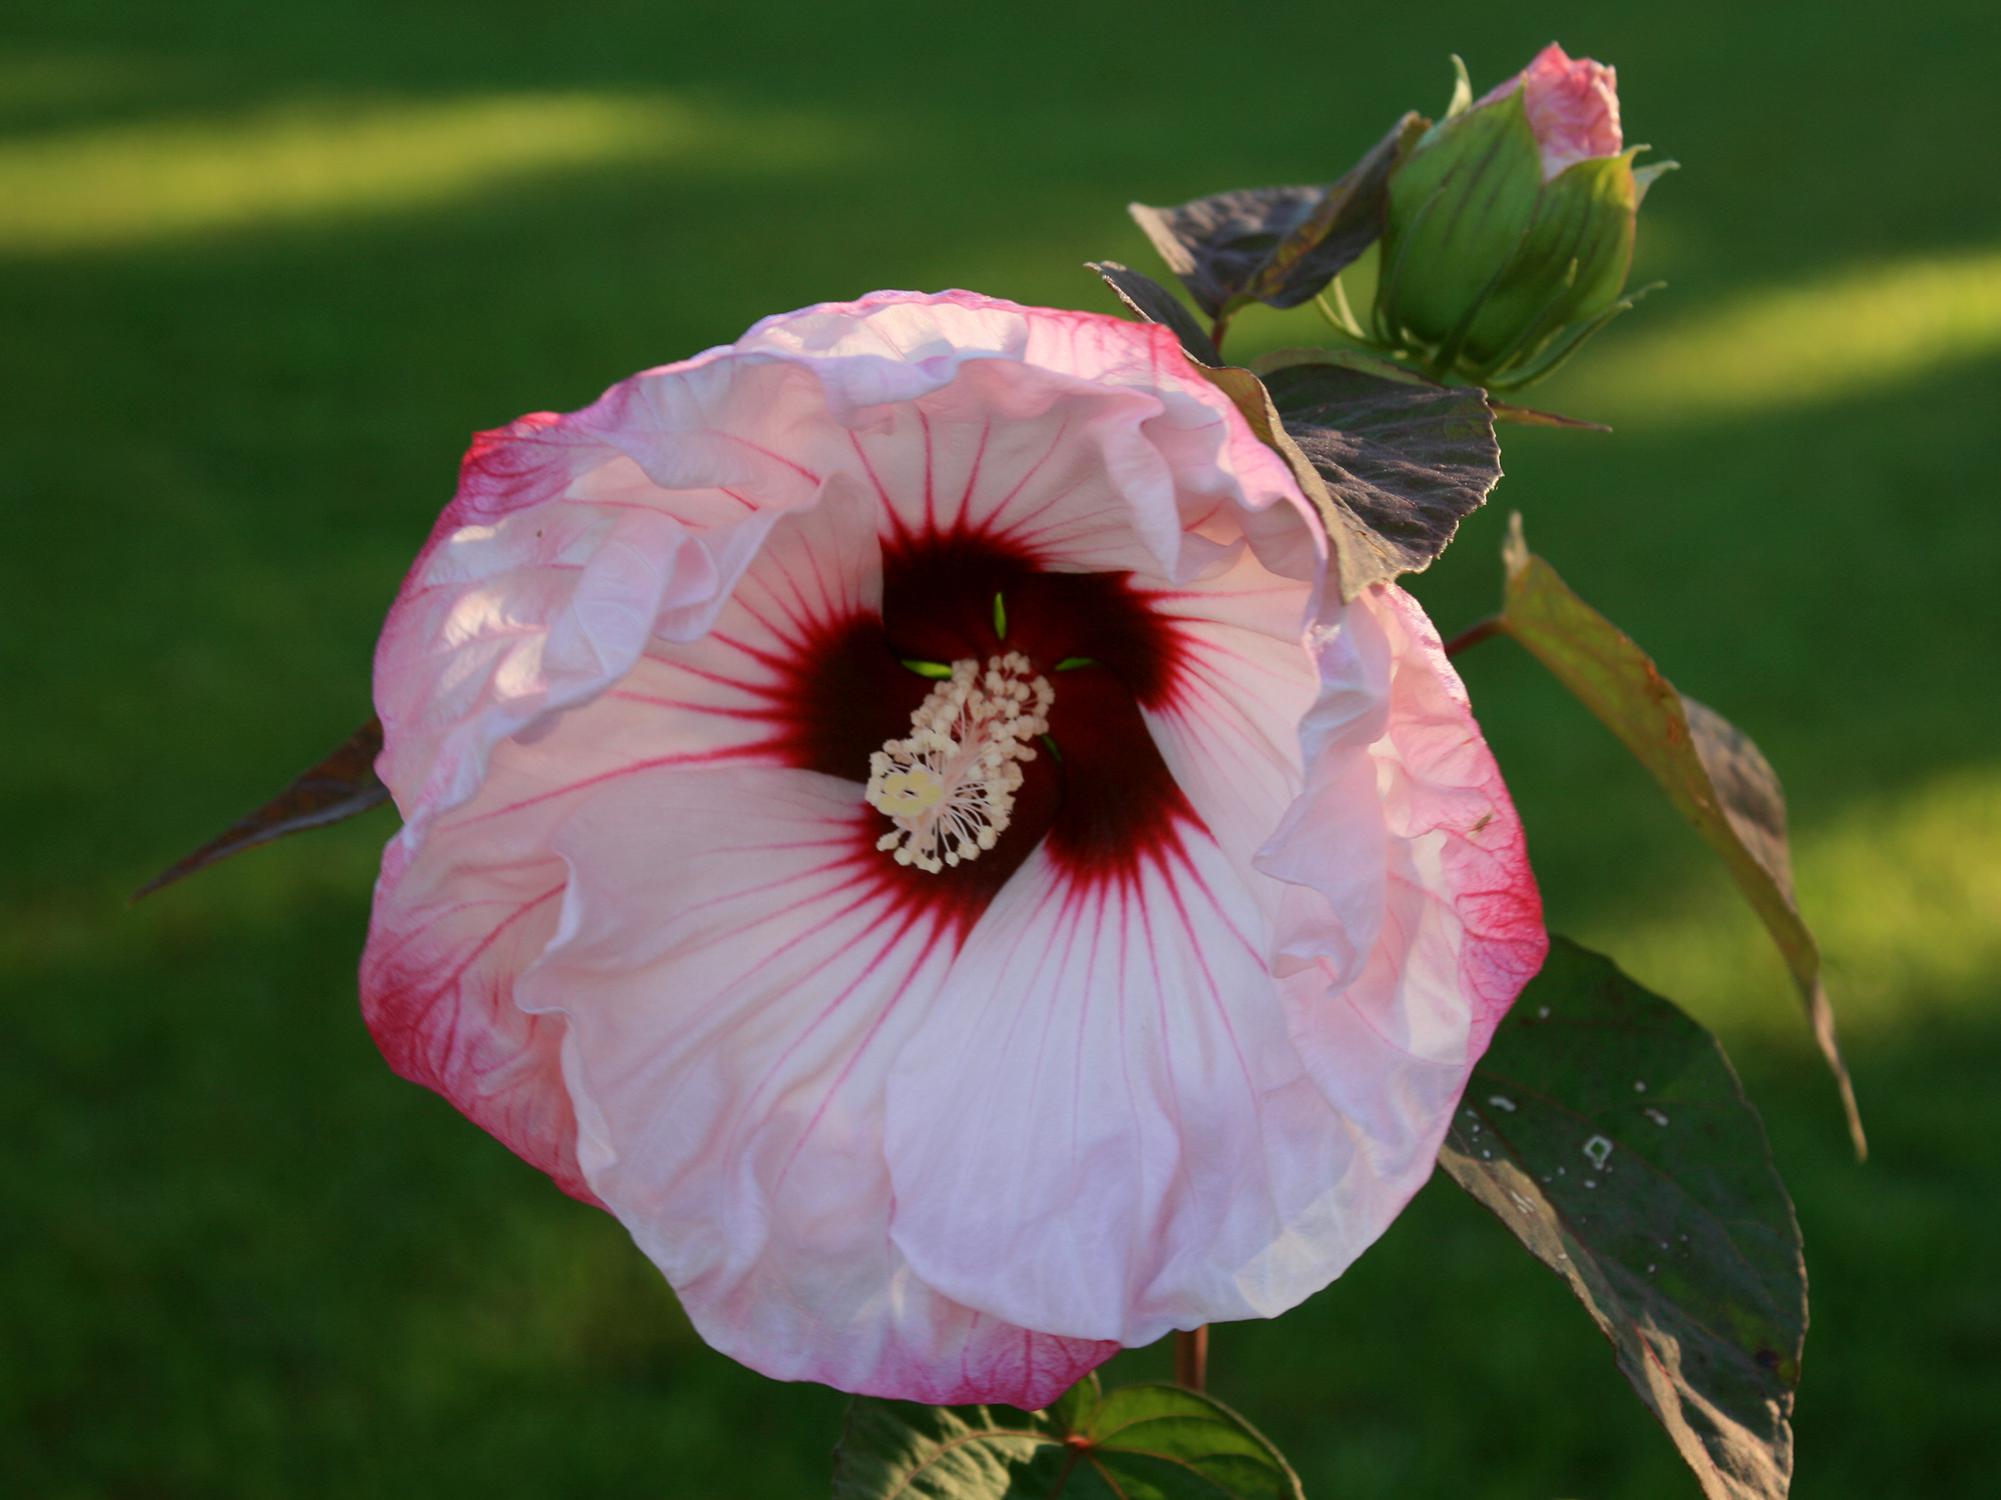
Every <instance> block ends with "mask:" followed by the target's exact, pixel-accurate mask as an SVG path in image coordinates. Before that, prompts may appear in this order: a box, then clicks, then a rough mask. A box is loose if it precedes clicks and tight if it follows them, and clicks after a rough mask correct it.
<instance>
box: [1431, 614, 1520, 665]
mask: <svg viewBox="0 0 2001 1500" xmlns="http://www.w3.org/2000/svg"><path fill="white" fill-rule="evenodd" d="M1506 628H1507V627H1506V626H1504V625H1503V624H1502V623H1501V617H1500V616H1499V615H1489V616H1487V618H1486V619H1484V620H1481V621H1478V622H1477V623H1475V624H1472V625H1468V626H1467V627H1466V628H1465V629H1464V630H1462V631H1460V632H1459V634H1457V635H1455V636H1454V637H1453V638H1452V639H1451V640H1449V641H1447V642H1446V643H1445V654H1446V655H1447V656H1457V655H1458V654H1459V653H1460V652H1462V651H1464V650H1466V649H1467V648H1468V647H1470V646H1477V645H1479V644H1480V642H1482V641H1484V640H1486V639H1487V638H1488V637H1490V636H1496V635H1499V634H1500V633H1501V632H1502V631H1503V630H1505V629H1506Z"/></svg>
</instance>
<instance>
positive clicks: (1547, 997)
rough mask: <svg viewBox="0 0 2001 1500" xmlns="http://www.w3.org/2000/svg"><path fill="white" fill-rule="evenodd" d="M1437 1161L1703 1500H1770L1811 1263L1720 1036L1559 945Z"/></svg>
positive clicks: (1781, 1469) (1788, 1471)
mask: <svg viewBox="0 0 2001 1500" xmlns="http://www.w3.org/2000/svg"><path fill="white" fill-rule="evenodd" d="M1439 1163H1440V1165H1441V1166H1443V1167H1444V1168H1445V1170H1446V1172H1447V1173H1449V1174H1450V1175H1451V1177H1452V1179H1453V1181H1455V1182H1457V1183H1458V1184H1459V1185H1460V1186H1461V1187H1463V1188H1464V1189H1466V1191H1467V1192H1469V1193H1471V1194H1472V1195H1473V1196H1474V1197H1475V1198H1477V1199H1478V1200H1479V1201H1480V1202H1481V1203H1482V1204H1484V1205H1485V1206H1486V1207H1487V1208H1489V1209H1490V1210H1492V1211H1493V1213H1494V1215H1495V1216H1496V1217H1497V1218H1499V1219H1500V1221H1501V1222H1502V1223H1503V1224H1505V1225H1506V1226H1507V1227H1508V1229H1509V1230H1510V1231H1512V1232H1513V1234H1514V1235H1515V1237H1516V1238H1517V1239H1519V1240H1520V1241H1521V1242H1522V1243H1523V1244H1524V1245H1525V1246H1527V1247H1528V1249H1529V1250H1530V1251H1532V1252H1533V1253H1534V1254H1535V1256H1536V1258H1537V1259H1539V1260H1541V1261H1542V1262H1543V1263H1544V1264H1545V1265H1547V1266H1549V1267H1550V1269H1552V1270H1553V1271H1555V1272H1556V1273H1557V1274H1558V1275H1560V1276H1562V1277H1563V1278H1564V1280H1566V1281H1567V1282H1569V1283H1570V1288H1571V1290H1572V1292H1574V1293H1575V1294H1576V1296H1577V1299H1578V1301H1580V1302H1582V1303H1583V1304H1584V1307H1585V1310H1586V1311H1588V1312H1589V1313H1590V1314H1591V1317H1592V1319H1593V1320H1594V1321H1595V1322H1596V1323H1597V1324H1598V1327H1599V1328H1600V1329H1601V1330H1602V1331H1603V1332H1604V1334H1605V1336H1606V1337H1607V1338H1609V1339H1610V1340H1611V1341H1612V1345H1613V1348H1614V1350H1615V1353H1616V1358H1617V1361H1618V1365H1619V1368H1620V1369H1621V1370H1622V1371H1623V1372H1624V1373H1625V1375H1626V1378H1627V1379H1628V1380H1630V1381H1631V1382H1632V1384H1633V1388H1634V1389H1635V1390H1636V1391H1638V1392H1639V1395H1640V1398H1641V1399H1642V1400H1643V1401H1645V1402H1646V1404H1647V1406H1648V1407H1649V1408H1650V1409H1651V1410H1652V1411H1653V1413H1654V1415H1655V1416H1656V1417H1657V1418H1659V1420H1660V1422H1661V1425H1662V1426H1663V1427H1665V1428H1666V1429H1667V1431H1668V1434H1669V1436H1670V1437H1672V1438H1673V1439H1674V1444H1675V1447H1676V1448H1677V1449H1679V1450H1680V1452H1681V1455H1682V1457H1683V1459H1684V1460H1685V1461H1686V1462H1687V1463H1688V1466H1689V1467H1690V1468H1691V1469H1692V1470H1694V1472H1695V1475H1696V1478H1697V1479H1698V1480H1699V1481H1700V1482H1701V1485H1702V1490H1703V1493H1704V1494H1705V1495H1707V1496H1709V1497H1710V1500H1781V1497H1782V1496H1784V1495H1785V1493H1786V1488H1787V1485H1788V1483H1789V1481H1790V1479H1791V1476H1792V1449H1793V1440H1792V1428H1791V1414H1792V1407H1793V1390H1794V1387H1795V1386H1796V1385H1798V1383H1799V1373H1800V1357H1801V1353H1802V1349H1803V1347H1804V1343H1805V1339H1806V1267H1805V1263H1804V1262H1803V1260H1802V1258H1801V1254H1800V1234H1799V1225H1798V1224H1797V1222H1796V1221H1795V1220H1794V1218H1793V1210H1792V1203H1791V1202H1790V1200H1789V1199H1788V1198H1787V1197H1786V1192H1785V1188H1784V1186H1783V1185H1782V1184H1781V1183H1780V1181H1779V1176H1778V1173H1777V1172H1776V1171H1775V1170H1774V1169H1773V1166H1772V1160H1771V1152H1770V1149H1769V1148H1768V1147H1767V1145H1766V1142H1765V1132H1764V1127H1763V1126H1762V1125H1761V1124H1760V1123H1759V1121H1758V1116H1757V1113H1756V1112H1755V1111H1754V1110H1753V1109H1752V1108H1751V1105H1750V1104H1749V1102H1748V1101H1747V1100H1746V1099H1745V1098H1744V1093H1743V1090H1742V1088H1741V1087H1740V1086H1739V1084H1738V1082H1737V1075H1736V1074H1735V1073H1734V1072H1733V1071H1732V1070H1731V1067H1730V1064H1729V1061H1728V1060H1727V1059H1726V1058H1725V1057H1724V1055H1723V1050H1722V1048H1720V1047H1719V1046H1718V1045H1717V1044H1716V1039H1715V1038H1714V1037H1712V1036H1710V1035H1709V1033H1708V1032H1706V1031H1704V1030H1703V1029H1702V1028H1701V1027H1700V1026H1698V1025H1696V1023H1695V1022H1694V1021H1692V1020H1690V1019H1689V1018H1688V1017H1687V1016H1686V1015H1684V1014H1682V1012H1681V1011H1680V1010H1678V1009H1676V1008H1675V1006H1673V1005H1672V1004H1670V1003H1669V1002H1668V1001H1666V1000H1663V999H1662V998H1661V997H1660V996H1658V995H1655V994H1651V993H1649V992H1648V991H1647V990H1645V989H1642V988H1641V987H1640V986H1639V985H1637V984H1635V983H1634V982H1633V981H1632V980H1630V979H1628V978H1627V977H1626V976H1625V975H1624V974H1622V973H1620V972H1619V970H1618V969H1617V967H1615V966H1614V965H1613V963H1612V962H1611V961H1610V960H1609V959H1606V958H1603V957H1601V956H1600V955H1598V954H1596V953H1592V952H1590V951H1589V950H1587V949H1584V948H1580V947H1578V946H1576V945H1575V944H1573V943H1569V942H1566V941H1564V940H1562V939H1560V938H1559V939H1557V940H1555V942H1553V943H1552V945H1551V948H1550V954H1549V961H1548V962H1547V964H1545V965H1544V967H1543V970H1542V972H1541V974H1539V975H1538V976H1537V977H1536V978H1535V979H1534V980H1532V981H1531V982H1530V984H1529V986H1528V988H1527V989H1526V990H1525V991H1523V993H1522V996H1521V998H1520V999H1519V1000H1518V1001H1516V1003H1515V1008H1514V1011H1513V1013H1512V1014H1511V1015H1510V1016H1509V1018H1508V1019H1507V1020H1506V1021H1504V1022H1502V1023H1501V1027H1500V1029H1499V1031H1498V1032H1497V1033H1496V1034H1495V1037H1494V1042H1493V1045H1492V1047H1491V1048H1489V1050H1488V1052H1487V1055H1486V1057H1485V1058H1484V1059H1483V1060H1482V1061H1481V1063H1480V1065H1479V1067H1478V1068H1476V1069H1475V1070H1474V1072H1473V1078H1472V1081H1471V1083H1469V1084H1468V1086H1467V1090H1466V1096H1465V1100H1464V1104H1463V1107H1462V1108H1461V1110H1460V1112H1459V1114H1458V1115H1457V1116H1456V1117H1455V1118H1454V1121H1453V1127H1452V1131H1451V1134H1450V1135H1449V1136H1448V1137H1447V1139H1446V1143H1445V1148H1444V1150H1443V1151H1442V1152H1441V1153H1440V1156H1439Z"/></svg>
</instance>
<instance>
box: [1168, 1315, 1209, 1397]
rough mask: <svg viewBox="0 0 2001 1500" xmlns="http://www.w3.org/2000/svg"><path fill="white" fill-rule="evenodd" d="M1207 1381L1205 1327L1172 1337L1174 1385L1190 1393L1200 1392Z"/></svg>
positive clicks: (1207, 1360)
mask: <svg viewBox="0 0 2001 1500" xmlns="http://www.w3.org/2000/svg"><path fill="white" fill-rule="evenodd" d="M1208 1381H1209V1329H1208V1327H1207V1325H1204V1326H1203V1327H1201V1328H1197V1329H1195V1330H1193V1331H1192V1332H1189V1333H1177V1334H1175V1335H1174V1383H1175V1384H1176V1385H1179V1386H1185V1387H1186V1388H1187V1389H1189V1390H1191V1391H1199V1390H1202V1389H1203V1388H1204V1387H1205V1386H1206V1385H1207V1384H1208Z"/></svg>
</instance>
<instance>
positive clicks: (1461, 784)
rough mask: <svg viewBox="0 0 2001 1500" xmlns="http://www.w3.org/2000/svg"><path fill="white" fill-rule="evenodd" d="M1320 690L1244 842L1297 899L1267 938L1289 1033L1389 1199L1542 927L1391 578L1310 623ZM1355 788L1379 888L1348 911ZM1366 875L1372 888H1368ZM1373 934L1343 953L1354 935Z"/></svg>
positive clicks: (1451, 684) (1499, 787) (1503, 804)
mask: <svg viewBox="0 0 2001 1500" xmlns="http://www.w3.org/2000/svg"><path fill="white" fill-rule="evenodd" d="M1315 643H1316V654H1317V657H1318V660H1319V664H1320V671H1321V677H1322V692H1321V697H1320V700H1319V702H1318V703H1317V704H1316V705H1315V707H1314V710H1313V712H1312V713H1311V714H1309V715H1308V717H1307V718H1306V720H1305V721H1304V722H1303V723H1302V726H1301V741H1302V744H1303V746H1304V748H1305V750H1306V753H1307V762H1308V771H1307V780H1306V785H1305V788H1304V791H1303V793H1302V795H1301V797H1300V801H1299V803H1298V805H1297V806H1296V807H1295V808H1294V809H1293V812H1292V814H1291V815H1290V816H1288V817H1287V819H1286V820H1285V821H1284V822H1283V823H1282V824H1281V825H1280V827H1279V829H1278V831H1277V832H1276V833H1275V834H1274V835H1273V837H1272V839H1271V842H1270V843H1269V844H1268V845H1267V846H1266V848H1265V850H1264V852H1263V853H1262V854H1261V855H1260V856H1259V860H1258V863H1259V865H1260V867H1261V868H1262V869H1264V870H1265V871H1266V872H1267V873H1269V874H1271V875H1272V876H1274V877H1275V878H1277V879H1280V880H1283V881H1285V882H1287V883H1288V884H1289V885H1291V886H1293V887H1294V888H1295V890H1296V891H1297V892H1298V893H1299V896H1298V899H1297V901H1296V902H1295V904H1294V906H1293V907H1292V909H1291V911H1290V913H1289V915H1290V920H1289V921H1288V922H1287V923H1284V924H1282V925H1281V927H1280V930H1279V932H1278V934H1277V942H1278V947H1279V952H1280V954H1281V962H1280V966H1281V967H1282V968H1283V969H1285V970H1287V971H1288V972H1287V973H1286V975H1285V978H1284V981H1283V984H1284V991H1285V995H1286V1000H1287V1004H1288V1007H1289V1009H1290V1011H1291V1015H1292V1030H1293V1036H1294V1040H1295V1042H1296V1043H1297V1045H1298V1047H1299V1049H1300V1052H1301V1055H1302V1056H1303V1058H1304V1059H1305V1062H1306V1065H1307V1067H1308V1068H1309V1070H1310V1071H1311V1072H1312V1074H1313V1076H1314V1077H1315V1078H1316V1079H1317V1080H1318V1081H1319V1083H1320V1085H1321V1087H1322V1088H1323V1089H1324V1090H1325V1091H1326V1093H1327V1096H1328V1098H1329V1099H1330V1100H1332V1102H1333V1103H1334V1105H1335V1107H1336V1108H1337V1110H1338V1111H1339V1112H1340V1114H1341V1115H1342V1117H1343V1118H1344V1119H1347V1120H1349V1121H1351V1122H1354V1123H1355V1124H1356V1125H1358V1126H1359V1127H1360V1128H1361V1129H1362V1130H1363V1131H1364V1133H1365V1134H1366V1135H1367V1136H1368V1138H1369V1140H1370V1142H1371V1160H1370V1165H1369V1170H1368V1171H1367V1173H1366V1174H1365V1175H1364V1180H1365V1181H1366V1182H1367V1183H1368V1184H1370V1191H1371V1193H1372V1194H1373V1195H1374V1196H1375V1197H1376V1198H1377V1199H1378V1200H1379V1201H1380V1202H1381V1203H1384V1204H1388V1205H1391V1207H1390V1211H1391V1212H1394V1211H1395V1208H1396V1207H1400V1206H1401V1201H1402V1199H1403V1198H1406V1197H1408V1195H1409V1194H1410V1193H1412V1192H1415V1191H1416V1189H1417V1187H1418V1186H1419V1185H1421V1183H1422V1182H1423V1180H1424V1178H1425V1176H1426V1175H1428V1174H1429V1172H1430V1170H1431V1163H1432V1159H1433V1157H1434V1156H1435V1155H1436V1152H1437V1147H1438V1143H1439V1141H1440V1140H1441V1139H1442V1138H1443V1135H1444V1131H1445V1128H1446V1125H1447V1123H1448V1122H1449V1118H1450V1115H1451V1111H1452V1109H1453V1107H1454V1106H1455V1104H1456V1103H1457V1101H1458V1098H1459V1095H1460V1093H1461V1091H1462V1090H1463V1088H1464V1086H1465V1080H1466V1078H1467V1076H1468V1074H1469V1073H1470V1072H1471V1070H1472V1067H1473V1064H1474V1063H1475V1062H1477V1061H1478V1060H1479V1058H1480V1055H1481V1054H1482V1053H1483V1052H1484V1051H1485V1050H1486V1046H1487V1043H1488V1041H1489V1039H1490V1038H1491V1037H1492V1035H1493V1032H1494V1027H1495V1026H1496V1025H1497V1024H1498V1023H1499V1021H1500V1019H1501V1017H1502V1015H1504V1014H1505V1013H1506V1011H1507V1008H1508V1007H1509V1005H1511V1004H1512V1003H1513V1002H1514V999H1515V997H1516V995H1517V994H1519V993H1520V991H1521V988H1522V986H1523V985H1525V984H1526V983H1527V982H1528V981H1529V980H1530V979H1531V978H1532V977H1534V975H1535V973H1536V971H1537V969H1539V968H1540V967H1541V965H1542V961H1543V957H1544V955H1545V953H1546V951H1547V949H1548V936H1547V934H1546V932H1545V931H1544V929H1543V925H1542V903H1541V897H1540V895H1539V893H1538V892H1537V889H1536V884H1535V878H1534V876H1533V874H1532V873H1531V872H1530V870H1529V865H1528V856H1527V848H1526V842H1525V839H1524V836H1523V832H1522V827H1521V822H1520V819H1519V818H1518V817H1517V816H1516V814H1515V810H1514V806H1513V804H1512V802H1510V800H1509V798H1508V793H1507V788H1506V787H1505V786H1504V785H1503V783H1502V781H1501V775H1500V771H1499V768H1498V767H1497V766H1496V765H1495V763H1494V758H1493V756H1492V754H1491V753H1490V752H1489V751H1488V749H1487V747H1486V744H1485V742H1484V741H1483V740H1482V739H1481V737H1480V732H1479V727H1478V726H1477V725H1476V724H1475V723H1474V721H1473V715H1472V710H1471V709H1470V707H1469V706H1468V704H1467V700H1466V692H1465V688H1464V687H1463V685H1462V684H1461V683H1460V681H1459V677H1458V674H1457V673H1456V672H1454V671H1453V669H1452V666H1451V664H1450V663H1449V662H1448V661H1447V660H1446V658H1445V653H1444V651H1443V649H1442V648H1441V646H1440V644H1439V640H1438V635H1437V632H1436V631H1435V630H1434V629H1433V628H1432V625H1431V622H1430V621H1429V620H1428V619H1426V617H1425V615H1424V612H1423V610H1422V609H1420V608H1419V607H1418V605H1417V603H1416V601H1415V600H1413V599H1412V598H1411V597H1410V596H1409V595H1408V594H1406V593H1404V592H1403V591H1402V590H1401V589H1398V588H1395V587H1393V586H1383V587H1378V588H1375V589H1372V590H1370V591H1369V592H1368V593H1367V594H1365V595H1363V596H1362V597H1361V598H1359V599H1357V600H1356V601H1355V602H1354V603H1352V604H1350V605H1349V606H1348V607H1347V608H1346V609H1345V610H1343V611H1338V612H1332V617H1331V618H1329V619H1328V620H1327V621H1326V622H1325V623H1324V624H1323V625H1322V627H1321V628H1320V629H1319V630H1318V631H1317V632H1316V636H1315ZM1371 795H1373V799H1374V806H1375V807H1376V808H1377V811H1376V813H1375V818H1376V821H1377V823H1378V826H1379V829H1380V832H1379V834H1378V835H1377V842H1378V844H1379V847H1380V848H1381V849H1382V855H1383V864H1382V866H1381V872H1380V873H1381V880H1382V888H1381V894H1380V897H1379V898H1378V899H1379V906H1378V910H1377V913H1376V916H1375V919H1374V921H1373V923H1372V924H1371V926H1369V927H1364V926H1362V925H1361V924H1358V923H1357V922H1356V921H1355V919H1354V912H1355V910H1356V902H1357V896H1358V891H1359V890H1361V889H1363V888H1364V883H1363V882H1360V881H1358V877H1357V874H1356V870H1355V868H1354V862H1353V855H1352V847H1350V848H1347V849H1344V846H1343V843H1342V841H1341V840H1339V839H1330V838H1329V837H1328V836H1327V830H1328V829H1329V828H1330V827H1331V828H1336V829H1340V828H1346V829H1348V830H1349V831H1350V837H1353V836H1355V834H1356V832H1357V820H1356V818H1355V816H1354V814H1353V811H1352V809H1353V808H1354V807H1355V806H1356V805H1357V804H1358V802H1361V801H1362V799H1365V798H1368V797H1370V796H1371ZM1369 884H1370V885H1373V882H1370V883H1369ZM1370 930H1373V933H1374V941H1373V942H1372V943H1371V944H1369V945H1368V946H1367V947H1366V948H1365V949H1364V950H1363V951H1362V952H1361V953H1360V954H1359V955H1358V954H1357V952H1356V943H1355V939H1356V935H1357V934H1358V933H1360V932H1365V931H1370Z"/></svg>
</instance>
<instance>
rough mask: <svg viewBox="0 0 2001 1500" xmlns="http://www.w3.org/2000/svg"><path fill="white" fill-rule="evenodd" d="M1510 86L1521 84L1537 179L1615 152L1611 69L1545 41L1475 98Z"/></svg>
mask: <svg viewBox="0 0 2001 1500" xmlns="http://www.w3.org/2000/svg"><path fill="white" fill-rule="evenodd" d="M1516 89H1523V90H1526V94H1525V96H1524V98H1523V100H1522V107H1523V108H1524V109H1526V110H1527V111H1528V117H1529V128H1530V129H1531V130H1533V131H1534V132H1535V138H1536V145H1537V146H1538V147H1540V148H1541V150H1542V176H1543V181H1545V182H1547V181H1549V180H1550V179H1551V178H1553V177H1555V176H1556V175H1557V173H1559V172H1561V171H1562V170H1563V169H1564V168H1565V167H1568V166H1572V165H1575V164H1576V163H1577V162H1580V161H1584V160H1587V159H1588V158H1590V157H1594V156H1617V155H1618V154H1619V149H1620V144H1621V137H1620V134H1619V74H1618V70H1617V69H1615V68H1612V67H1609V66H1607V65H1606V64H1604V63H1601V62H1595V61H1593V60H1592V59H1591V58H1588V57H1572V56H1571V55H1570V54H1569V53H1567V52H1565V51H1564V50H1563V48H1562V47H1560V46H1558V45H1557V44H1556V43H1555V42H1551V43H1550V44H1549V45H1548V46H1547V47H1545V48H1543V49H1542V51H1540V52H1538V53H1537V54H1536V55H1535V59H1534V61H1532V62H1531V63H1530V64H1529V65H1528V66H1527V67H1526V68H1524V69H1522V71H1521V72H1519V73H1517V74H1515V76H1514V77H1512V78H1510V79H1508V80H1507V81H1506V82H1505V83H1502V84H1500V85H1499V86H1498V87H1496V88H1495V89H1494V90H1493V91H1492V92H1490V93H1489V94H1488V95H1487V96H1486V97H1485V98H1483V99H1482V100H1481V101H1480V102H1481V103H1482V104H1488V103H1491V102H1492V101H1494V100H1496V99H1505V98H1506V97H1507V96H1508V95H1510V94H1512V93H1513V92H1514V91H1515V90H1516Z"/></svg>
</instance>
